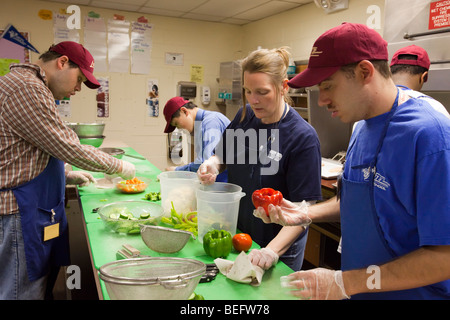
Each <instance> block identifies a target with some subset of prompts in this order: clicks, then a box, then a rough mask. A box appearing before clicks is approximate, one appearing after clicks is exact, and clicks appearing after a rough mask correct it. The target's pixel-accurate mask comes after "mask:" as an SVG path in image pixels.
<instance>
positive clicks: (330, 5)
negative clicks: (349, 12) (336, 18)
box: [314, 0, 348, 13]
mask: <svg viewBox="0 0 450 320" xmlns="http://www.w3.org/2000/svg"><path fill="white" fill-rule="evenodd" d="M314 3H315V4H316V6H317V7H318V8H321V9H323V10H324V11H325V13H331V12H336V11H340V10H344V9H348V0H314Z"/></svg>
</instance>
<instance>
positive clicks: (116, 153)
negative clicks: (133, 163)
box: [100, 148, 147, 160]
mask: <svg viewBox="0 0 450 320" xmlns="http://www.w3.org/2000/svg"><path fill="white" fill-rule="evenodd" d="M100 150H101V151H103V152H105V153H107V154H109V155H111V156H113V157H114V158H117V159H122V157H123V156H124V155H125V156H127V157H131V158H135V159H139V160H147V159H146V158H144V157H141V156H136V155H133V154H128V153H125V150H123V149H119V148H100Z"/></svg>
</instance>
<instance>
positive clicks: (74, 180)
mask: <svg viewBox="0 0 450 320" xmlns="http://www.w3.org/2000/svg"><path fill="white" fill-rule="evenodd" d="M91 182H93V183H95V179H94V177H93V176H92V175H91V174H90V173H89V172H84V171H69V172H68V173H67V175H66V184H73V185H78V186H80V187H85V186H87V185H89V184H90V183H91Z"/></svg>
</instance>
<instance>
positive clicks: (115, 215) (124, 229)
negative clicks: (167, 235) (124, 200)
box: [103, 207, 156, 234]
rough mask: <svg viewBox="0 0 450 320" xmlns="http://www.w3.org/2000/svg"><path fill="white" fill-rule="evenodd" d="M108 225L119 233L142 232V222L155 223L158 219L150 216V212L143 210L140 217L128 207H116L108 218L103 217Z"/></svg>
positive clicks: (146, 223)
mask: <svg viewBox="0 0 450 320" xmlns="http://www.w3.org/2000/svg"><path fill="white" fill-rule="evenodd" d="M103 219H104V221H105V223H106V226H107V227H108V228H109V229H111V230H113V231H115V232H119V233H128V234H137V233H140V232H141V229H140V227H139V225H140V224H145V225H155V224H156V219H155V218H153V217H151V216H150V213H148V212H142V213H141V214H140V215H139V218H137V217H135V216H134V215H133V213H132V212H130V211H129V210H128V209H127V208H125V207H123V208H114V209H112V210H111V211H110V212H109V214H107V215H106V219H105V218H103Z"/></svg>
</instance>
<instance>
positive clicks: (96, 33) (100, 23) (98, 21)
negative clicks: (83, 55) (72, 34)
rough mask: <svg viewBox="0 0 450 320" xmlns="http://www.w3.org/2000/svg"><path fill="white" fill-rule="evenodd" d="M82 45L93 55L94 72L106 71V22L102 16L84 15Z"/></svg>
mask: <svg viewBox="0 0 450 320" xmlns="http://www.w3.org/2000/svg"><path fill="white" fill-rule="evenodd" d="M84 46H85V47H86V49H88V50H89V52H90V53H91V54H92V56H93V57H94V61H95V67H94V70H95V71H96V72H107V71H108V63H107V53H108V48H107V47H106V24H105V21H104V20H103V19H102V18H92V17H86V19H85V26H84Z"/></svg>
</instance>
